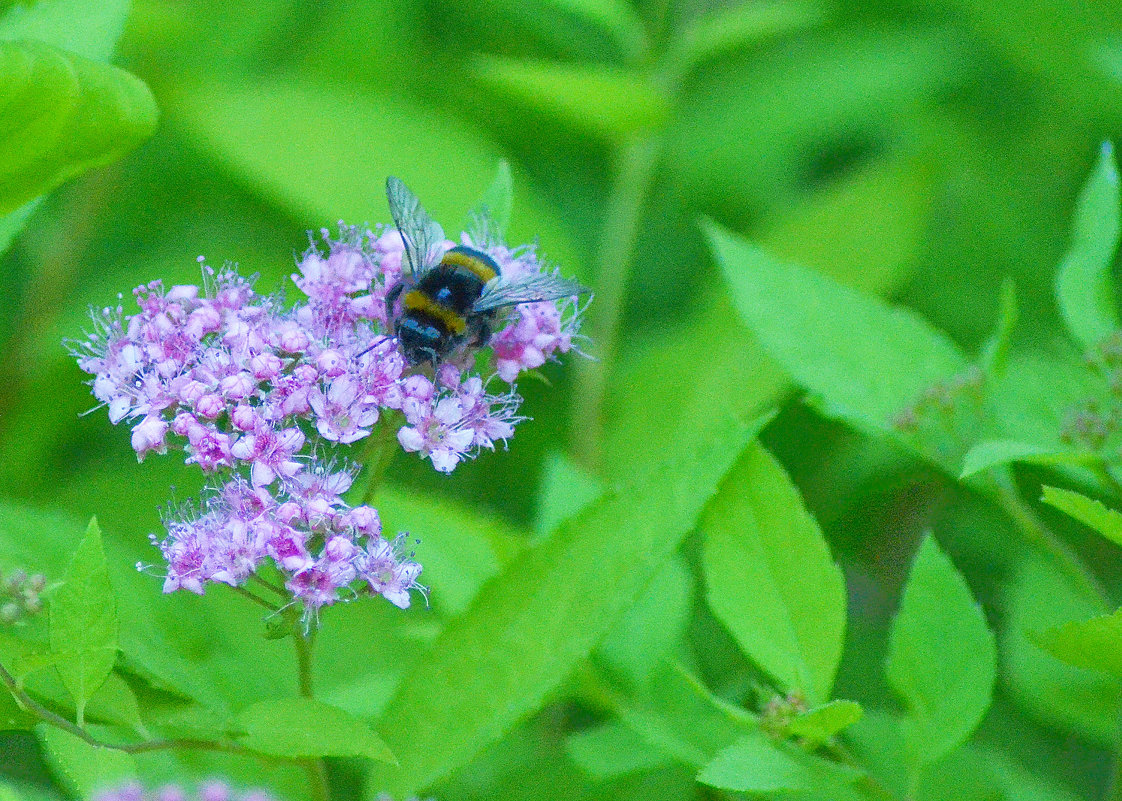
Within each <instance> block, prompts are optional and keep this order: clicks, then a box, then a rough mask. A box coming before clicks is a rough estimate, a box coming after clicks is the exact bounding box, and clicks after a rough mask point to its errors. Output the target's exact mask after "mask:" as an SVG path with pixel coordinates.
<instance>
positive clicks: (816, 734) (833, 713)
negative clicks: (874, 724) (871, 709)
mask: <svg viewBox="0 0 1122 801" xmlns="http://www.w3.org/2000/svg"><path fill="white" fill-rule="evenodd" d="M861 714H862V712H861V705H860V704H858V703H856V702H854V701H842V700H835V701H828V702H826V703H825V704H822V706H817V707H814V708H813V709H808V710H807V711H806V712H803V713H802V714H800V715H799V716H798V717H796V718H795V719H794V720H792V721H791V724H790V726H788V727H787V728H788V731H790V733H791V734H793V735H794V736H796V737H801V738H803V739H805V740H808V741H810V742H812V743H824V742H826V741H828V740H829V739H830V738H831V737H833V736H834V735H835V734H837V733H838V732H840V731H841V730H842V729H845V728H846V727H848V726H852V725H853V724H854V723H856V722H857V721H858V720H860V719H861Z"/></svg>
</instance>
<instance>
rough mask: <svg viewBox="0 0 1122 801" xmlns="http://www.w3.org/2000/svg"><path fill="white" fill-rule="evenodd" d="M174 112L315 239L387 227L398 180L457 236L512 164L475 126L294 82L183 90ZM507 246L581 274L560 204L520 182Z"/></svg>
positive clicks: (197, 139)
mask: <svg viewBox="0 0 1122 801" xmlns="http://www.w3.org/2000/svg"><path fill="white" fill-rule="evenodd" d="M164 102H165V103H167V104H168V105H169V107H170V109H171V111H173V112H174V117H175V119H176V121H177V122H178V123H179V124H180V125H181V126H182V128H183V132H184V134H185V135H186V136H187V138H188V139H189V140H190V141H191V142H192V143H194V144H196V145H198V146H199V147H200V148H201V149H203V150H204V151H206V152H207V153H208V154H210V155H211V156H213V157H214V158H215V160H216V161H218V162H219V163H220V164H222V165H223V166H225V167H226V168H227V169H229V170H230V172H231V173H232V174H233V175H234V176H235V177H236V178H238V179H239V180H240V181H242V182H243V183H244V184H245V185H247V186H248V187H249V188H250V189H252V190H254V191H255V192H256V193H258V194H259V195H261V196H262V197H264V198H265V199H266V200H267V201H269V202H271V203H274V204H276V205H277V206H278V207H280V208H282V209H284V210H285V211H287V212H288V213H290V214H292V215H294V216H295V218H296V219H297V220H298V221H299V222H301V224H306V225H311V226H314V227H317V228H318V227H319V226H321V225H322V224H323V221H324V220H338V219H344V220H349V221H354V222H363V221H370V222H373V221H377V220H383V221H388V220H389V212H388V207H387V206H386V196H385V192H384V187H385V183H386V176H387V175H397V176H400V177H401V179H402V180H404V181H405V182H406V183H408V184H409V187H410V188H411V189H412V190H413V191H414V192H416V193H417V196H418V197H419V198H420V199H421V202H422V203H424V205H425V208H426V209H427V210H428V211H429V213H430V214H432V216H433V218H434V219H435V220H437V221H438V222H440V223H442V224H445V225H450V224H451V223H453V222H454V221H458V220H462V219H463V218H464V216H465V214H466V213H467V210H468V208H469V206H470V205H471V201H472V199H473V198H475V197H476V196H477V194H478V192H479V187H481V186H487V185H488V183H489V182H490V181H491V179H492V177H493V174H494V169H495V164H496V163H497V162H498V161H499V160H500V158H501V157H502V152H501V150H500V149H499V147H498V145H497V144H496V143H494V142H491V141H489V140H487V139H485V138H483V137H482V136H481V135H480V134H479V132H478V130H477V129H476V128H475V127H474V126H471V125H469V124H467V123H465V122H464V121H463V120H461V119H459V118H456V117H454V116H451V115H450V114H448V113H447V112H443V111H439V110H436V109H432V108H427V107H424V106H419V105H417V104H415V103H412V102H410V101H409V100H408V99H407V98H405V97H403V96H402V95H401V94H400V93H394V94H387V95H377V94H371V93H365V92H364V93H361V94H359V93H356V92H352V91H346V90H343V89H341V88H340V86H339V85H338V84H337V83H331V82H324V81H316V80H312V79H309V78H306V77H300V76H295V75H287V76H279V77H274V78H263V77H259V78H256V79H255V80H254V82H253V84H252V85H250V84H247V83H245V82H244V81H241V80H237V79H234V78H226V79H222V80H219V79H215V80H211V81H208V82H207V83H205V84H189V85H184V86H181V87H177V88H176V90H175V91H174V92H172V93H170V94H168V95H167V96H166V98H165V100H164ZM309 109H315V113H314V114H313V113H309V111H308V110H309ZM294 153H297V154H299V155H298V157H296V158H293V154H294ZM518 178H519V176H517V175H516V176H515V179H516V180H518ZM523 186H526V187H527V189H525V190H524V189H522V187H523ZM507 236H508V240H509V241H511V242H525V241H529V240H531V239H533V238H534V237H535V236H537V237H540V239H541V243H542V248H543V252H544V253H547V254H548V255H549V256H550V258H551V259H553V260H554V261H556V262H558V263H559V264H563V265H566V272H569V267H570V266H572V265H576V264H578V263H579V259H578V257H577V254H576V252H575V250H574V249H573V247H572V244H571V242H570V240H569V235H568V233H567V231H566V230H565V228H564V225H563V224H562V222H561V220H560V218H559V217H558V216H557V214H556V211H555V210H554V209H553V207H552V203H551V201H549V200H548V199H547V198H545V197H544V196H542V195H541V194H540V193H538V192H535V191H532V190H531V189H530V188H529V182H525V183H523V182H522V181H519V191H518V192H517V196H516V199H515V210H514V214H513V216H512V219H511V224H510V230H509V231H508V232H507Z"/></svg>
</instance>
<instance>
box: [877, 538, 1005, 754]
mask: <svg viewBox="0 0 1122 801" xmlns="http://www.w3.org/2000/svg"><path fill="white" fill-rule="evenodd" d="M948 654H954V658H953V659H949V658H948ZM996 661H997V654H996V648H995V645H994V638H993V634H992V633H991V632H990V630H989V628H988V627H987V626H986V619H985V616H984V615H983V614H982V610H981V609H980V608H979V607H978V605H977V604H976V603H975V601H974V598H973V597H972V596H971V594H970V588H969V587H968V586H967V585H966V581H965V580H964V579H963V578H962V575H961V574H960V573H959V572H958V571H957V570H956V569H955V566H954V565H953V564H952V563H951V561H950V559H948V558H947V557H946V556H945V555H944V554H943V552H942V551H941V550H939V546H938V544H937V543H936V542H935V538H934V537H932V536H928V537H926V538H925V539H924V541H923V543H922V544H921V545H920V547H919V551H918V553H917V554H916V557H915V561H914V562H913V564H912V570H911V573H910V575H909V576H908V582H907V584H906V585H905V587H904V596H903V598H902V599H901V601H900V611H899V612H898V613H897V615H896V618H895V620H894V621H893V623H892V631H891V634H890V640H889V654H888V661H887V663H886V665H885V673H886V676H887V678H888V683H889V684H890V685H891V686H892V689H893V690H895V691H896V693H897V695H899V696H900V698H901V700H903V701H904V704H905V705H906V706H907V709H908V719H907V720H906V722H905V732H906V739H907V744H906V745H907V752H908V757H909V760H910V761H911V763H912V766H913V770H915V769H918V768H919V767H920V766H922V765H925V764H930V763H932V762H935V761H936V760H938V759H939V758H940V757H942V756H943V755H945V754H947V753H948V752H950V751H951V750H952V749H954V748H955V747H956V746H958V745H960V744H961V743H962V742H963V741H965V740H966V738H967V737H969V736H970V734H971V732H973V731H974V729H975V728H976V727H977V726H978V724H979V723H980V722H981V720H982V718H983V716H984V715H985V714H986V710H987V709H989V705H990V701H991V700H992V698H993V684H994V678H995V674H996Z"/></svg>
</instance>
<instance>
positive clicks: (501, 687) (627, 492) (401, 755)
mask: <svg viewBox="0 0 1122 801" xmlns="http://www.w3.org/2000/svg"><path fill="white" fill-rule="evenodd" d="M761 423H762V421H759V422H757V424H756V425H754V426H745V425H743V424H740V423H732V422H730V421H722V422H721V423H720V424H718V425H715V426H713V428H712V429H711V430H710V431H709V432H706V435H705V436H700V437H698V442H700V443H703V444H700V445H699V444H697V443H693V444H692V445H691V447H690V448H689V450H688V451H686V452H685V453H683V454H682V455H681V456H680V457H679V458H678V459H677V460H675V459H670V460H667V462H665V463H664V464H663V465H661V466H660V467H659V469H657V470H656V471H654V472H653V474H652V475H650V476H646V477H644V478H643V479H641V480H639V481H637V482H635V483H633V484H632V485H631V486H630V487H626V488H623V489H621V490H619V491H617V492H615V493H612V494H610V495H608V496H606V497H605V498H604V499H603V500H600V501H597V502H596V503H594V504H593V505H592V506H590V507H588V509H587V510H586V511H585V512H583V513H581V514H580V515H578V516H577V517H576V518H573V519H571V520H570V521H569V522H567V523H565V524H563V526H564V527H565V528H567V530H563V531H560V532H557V533H556V534H555V535H554V536H553V537H551V538H550V539H549V540H548V541H546V542H545V543H543V544H542V545H540V546H538V547H537V548H534V549H531V550H530V551H527V552H526V553H525V554H524V555H523V556H522V557H520V558H517V559H515V560H514V561H512V562H511V563H510V564H508V565H507V567H506V569H505V570H504V571H503V572H502V573H500V574H499V576H497V577H496V578H495V579H493V580H492V582H491V583H490V584H489V585H488V586H487V587H486V588H485V589H484V591H483V594H482V595H481V596H480V598H479V600H478V601H477V602H476V604H475V605H474V606H473V607H472V608H471V609H470V610H469V611H468V613H467V614H465V615H464V616H462V617H460V618H458V619H457V620H456V621H454V622H453V623H452V624H451V625H450V626H449V627H448V628H446V629H445V630H444V631H443V632H442V633H441V635H440V636H438V637H437V639H436V641H435V642H434V643H433V644H432V645H431V646H430V648H429V658H428V659H426V660H425V662H424V663H423V664H421V665H420V666H418V668H417V669H416V670H414V671H413V672H411V673H410V674H409V675H407V676H406V678H405V680H404V681H403V682H402V684H401V686H400V687H399V688H398V690H397V693H396V694H395V696H394V698H393V699H392V700H391V701H390V704H389V706H388V707H387V708H386V710H385V712H384V713H383V715H382V718H381V720H382V721H383V727H381V732H382V735H383V737H384V738H385V739H386V741H387V743H388V744H389V746H390V748H391V750H393V751H394V753H395V754H397V755H398V759H399V760H400V762H401V770H400V772H392V773H385V774H379V773H375V774H374V776H376V777H378V776H380V775H381V776H384V781H385V783H386V784H387V785H389V786H391V787H397V788H400V789H406V790H408V789H410V788H420V787H425V786H428V785H429V784H431V783H432V782H433V781H435V780H437V779H439V778H441V777H442V776H444V775H446V774H447V773H448V772H450V771H451V770H452V769H454V768H456V767H459V766H460V765H462V764H463V763H464V762H466V761H467V760H469V759H470V758H471V757H472V756H474V755H475V754H476V753H478V751H479V750H480V749H481V748H482V747H484V746H486V745H488V744H489V743H490V742H493V741H494V739H496V738H497V737H498V736H501V735H502V734H503V733H504V732H505V730H507V729H509V727H510V726H512V725H513V724H514V722H515V721H517V720H518V718H520V717H521V716H522V715H525V714H527V713H528V712H530V711H532V710H533V709H534V708H535V707H536V706H537V705H539V704H540V703H541V701H542V699H543V698H544V697H545V694H546V693H547V692H549V691H550V690H551V689H552V688H554V687H555V686H556V685H557V684H558V682H560V681H561V680H562V679H564V678H565V676H566V675H568V673H569V672H570V671H571V670H572V669H573V667H574V666H575V665H576V663H577V661H579V660H580V659H582V658H584V657H585V656H587V655H588V653H589V652H590V651H591V649H592V647H593V646H594V645H595V644H596V643H597V642H598V641H599V640H600V639H601V638H602V637H603V636H604V635H605V634H607V631H608V630H609V628H610V627H611V626H612V625H613V624H614V623H615V622H616V620H617V619H618V618H619V616H620V615H621V614H622V613H623V612H624V611H626V609H627V608H628V607H629V606H630V605H631V604H632V603H633V602H634V601H635V600H636V598H638V596H639V595H640V593H641V592H642V590H643V588H644V587H645V586H646V584H647V582H648V581H649V580H650V577H651V573H652V570H653V569H657V567H658V566H660V565H661V564H662V562H663V560H664V559H665V558H666V557H668V556H669V555H670V553H672V552H673V551H674V550H675V548H676V547H677V545H678V543H679V542H680V541H681V538H682V537H684V536H685V534H686V533H687V532H688V531H689V530H690V529H691V528H692V527H693V525H694V522H695V520H696V518H697V515H698V514H699V513H700V512H701V509H702V507H703V505H704V504H705V502H706V501H707V500H708V499H709V497H710V495H712V494H713V493H714V492H716V489H717V485H718V483H719V482H720V481H721V479H722V478H723V477H724V474H725V472H726V471H727V470H728V469H729V467H730V466H731V464H732V463H733V461H734V460H735V459H736V457H737V456H738V455H739V453H740V451H741V450H742V449H743V448H744V446H745V445H746V444H747V442H748V440H749V439H750V438H751V437H752V436H753V435H754V434H755V432H756V430H757V429H758V428H759V426H760V425H761ZM558 564H564V565H566V566H567V570H566V571H565V572H564V574H560V573H558V572H556V571H555V570H554V566H555V565H558ZM593 574H595V575H596V576H598V579H597V580H598V581H609V580H610V584H611V586H612V587H613V588H615V592H613V593H612V594H609V595H601V594H594V593H589V592H586V587H585V586H584V585H583V584H582V583H581V582H579V581H573V580H571V578H570V576H574V575H575V576H591V575H593ZM559 610H564V611H563V613H560V612H559ZM543 642H549V643H554V647H552V648H542V647H541V643H543ZM451 677H455V682H454V683H453V684H448V680H449V678H451ZM389 723H392V727H391V726H389V725H386V724H389ZM406 737H407V738H408V740H409V748H408V755H406V752H405V751H402V750H401V749H399V748H398V746H397V743H398V742H399V741H400V742H402V743H404V742H405V738H406ZM418 737H424V738H426V739H428V740H430V744H429V745H427V746H425V747H418Z"/></svg>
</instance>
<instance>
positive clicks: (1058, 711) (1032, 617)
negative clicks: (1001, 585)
mask: <svg viewBox="0 0 1122 801" xmlns="http://www.w3.org/2000/svg"><path fill="white" fill-rule="evenodd" d="M1003 601H1004V607H1005V610H1006V615H1007V617H1008V624H1007V625H1006V627H1005V629H1004V631H1003V633H1002V637H1001V640H1000V650H1001V663H1002V675H1003V676H1004V677H1005V680H1006V682H1007V683H1008V686H1009V688H1010V690H1011V692H1012V694H1013V696H1014V698H1016V699H1017V700H1018V702H1019V703H1020V704H1022V705H1023V706H1024V707H1025V708H1026V709H1027V710H1029V711H1030V712H1031V713H1032V714H1033V715H1034V716H1036V717H1037V718H1039V719H1041V720H1043V721H1045V722H1047V723H1048V724H1049V725H1051V726H1053V727H1056V728H1059V729H1061V730H1067V729H1071V730H1074V731H1077V732H1079V733H1080V734H1081V735H1082V736H1083V737H1086V738H1088V739H1090V740H1092V741H1094V742H1098V743H1103V744H1105V745H1106V746H1107V747H1110V746H1112V745H1113V744H1114V743H1115V742H1117V738H1118V730H1117V725H1116V718H1115V716H1114V714H1113V710H1114V709H1115V708H1116V706H1117V704H1119V703H1120V702H1122V684H1119V682H1118V681H1116V680H1115V679H1113V678H1110V677H1108V676H1105V675H1103V674H1101V673H1094V672H1091V671H1087V670H1081V669H1079V668H1075V667H1072V666H1069V665H1065V664H1063V663H1062V662H1060V661H1058V660H1057V659H1055V658H1054V657H1052V656H1051V655H1049V654H1048V653H1046V652H1045V651H1043V650H1041V648H1040V647H1039V646H1038V645H1037V644H1036V643H1034V642H1033V641H1032V639H1031V638H1030V636H1029V633H1036V632H1042V631H1045V630H1048V629H1050V628H1053V627H1058V626H1062V625H1063V624H1065V623H1067V622H1069V621H1072V620H1080V619H1083V620H1085V619H1087V618H1089V617H1091V616H1094V615H1103V614H1106V612H1107V609H1105V608H1103V606H1102V605H1101V602H1100V601H1097V599H1094V598H1088V597H1087V595H1086V594H1085V593H1084V592H1081V591H1079V590H1077V589H1075V588H1074V587H1072V585H1071V582H1070V581H1067V580H1065V579H1064V577H1063V576H1060V575H1057V574H1055V573H1054V572H1052V571H1051V570H1049V569H1048V566H1047V565H1045V564H1043V563H1041V561H1040V560H1039V559H1033V560H1030V561H1029V562H1027V563H1026V564H1024V565H1023V566H1021V568H1020V569H1019V570H1018V572H1017V574H1016V575H1015V576H1014V577H1013V580H1012V581H1011V582H1010V583H1009V585H1008V586H1007V588H1006V591H1005V597H1004V599H1003Z"/></svg>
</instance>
